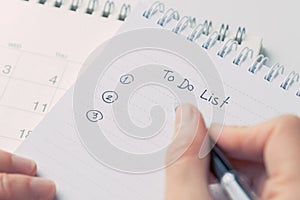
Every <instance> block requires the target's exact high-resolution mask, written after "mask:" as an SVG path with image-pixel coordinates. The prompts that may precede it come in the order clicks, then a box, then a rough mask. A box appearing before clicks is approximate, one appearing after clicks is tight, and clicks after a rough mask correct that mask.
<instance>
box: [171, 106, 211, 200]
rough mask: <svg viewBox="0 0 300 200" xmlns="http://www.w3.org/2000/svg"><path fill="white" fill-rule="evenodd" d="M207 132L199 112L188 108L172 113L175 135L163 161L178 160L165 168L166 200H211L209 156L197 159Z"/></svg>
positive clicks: (179, 108)
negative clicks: (174, 115) (174, 119)
mask: <svg viewBox="0 0 300 200" xmlns="http://www.w3.org/2000/svg"><path fill="white" fill-rule="evenodd" d="M206 132H207V129H206V127H205V124H204V120H203V118H202V116H201V114H200V112H199V111H198V110H197V108H195V107H194V106H192V105H183V106H181V107H178V108H177V110H176V121H175V134H174V140H173V142H172V144H171V145H170V146H169V148H168V152H167V162H168V163H169V162H170V160H174V157H176V156H177V157H178V155H180V157H179V159H177V160H176V162H174V163H173V164H172V165H171V166H169V167H168V168H167V169H166V195H165V199H166V200H182V199H184V200H193V199H204V200H207V199H212V197H211V195H210V193H209V174H210V173H209V156H206V157H203V158H201V159H200V158H199V156H198V153H199V150H200V148H201V145H202V144H203V142H204V138H205V135H206Z"/></svg>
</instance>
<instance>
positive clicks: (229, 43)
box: [143, 1, 300, 97]
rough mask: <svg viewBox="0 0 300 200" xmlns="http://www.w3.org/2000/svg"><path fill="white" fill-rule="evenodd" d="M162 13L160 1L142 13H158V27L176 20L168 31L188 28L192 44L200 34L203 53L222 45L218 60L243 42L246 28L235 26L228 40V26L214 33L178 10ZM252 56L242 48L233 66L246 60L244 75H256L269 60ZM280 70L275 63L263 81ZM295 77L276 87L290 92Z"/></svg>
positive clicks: (147, 15) (209, 25)
mask: <svg viewBox="0 0 300 200" xmlns="http://www.w3.org/2000/svg"><path fill="white" fill-rule="evenodd" d="M165 10H166V9H165V5H164V4H163V3H161V2H160V1H156V2H154V3H153V4H152V5H151V6H150V7H149V8H148V9H147V10H145V11H144V13H143V17H145V18H147V19H150V18H151V17H152V16H154V15H158V14H161V17H160V18H159V20H158V21H157V23H158V24H159V25H160V26H166V24H168V23H169V22H170V21H171V20H176V21H177V23H176V25H175V26H174V27H173V28H171V31H172V32H174V33H176V34H180V33H182V32H183V31H184V30H186V29H187V28H189V29H190V33H189V34H187V39H188V40H190V41H192V42H196V40H197V39H198V38H200V37H201V35H205V36H206V37H207V38H206V40H205V41H204V42H203V43H202V44H201V47H202V48H203V49H205V50H210V49H211V48H213V47H214V45H215V44H216V43H217V42H223V43H224V44H223V46H222V47H221V48H220V49H219V51H217V56H219V57H221V58H225V57H226V56H227V55H229V54H231V52H232V51H237V49H238V46H240V45H242V44H243V42H244V40H245V36H246V29H245V28H244V27H238V30H237V32H236V34H235V36H234V37H233V38H228V35H229V34H228V33H229V25H228V24H222V25H221V26H220V28H219V30H218V31H213V32H212V33H211V29H212V22H211V21H208V20H205V21H204V22H203V23H199V24H196V18H193V17H190V16H183V17H180V15H179V13H178V11H176V10H174V9H172V8H170V9H167V10H166V11H165ZM253 56H254V52H253V49H251V48H249V47H244V48H243V49H242V50H241V51H240V52H239V53H237V54H236V56H235V57H234V59H233V61H232V63H233V64H234V65H236V66H241V65H243V64H244V63H246V62H245V61H246V60H249V61H251V60H252V63H251V64H250V66H248V72H249V73H250V74H256V73H258V72H259V71H260V70H261V69H262V68H263V66H267V65H266V64H267V62H268V61H269V58H268V57H266V56H265V55H263V54H260V55H258V56H257V57H255V58H253ZM284 71H285V67H284V66H283V65H280V64H279V63H276V64H274V65H273V66H272V67H270V69H269V71H268V72H267V74H265V76H264V79H265V80H266V81H268V82H272V81H273V80H274V79H276V78H277V77H278V76H279V75H283V74H284ZM299 76H300V75H299V74H298V73H297V72H295V71H293V72H291V73H290V74H289V75H288V76H286V77H285V79H284V80H283V82H282V83H281V84H280V88H282V89H284V90H290V88H291V87H292V86H293V85H294V84H295V83H296V82H299V79H300V77H299ZM296 96H298V97H300V89H299V90H298V91H297V92H296Z"/></svg>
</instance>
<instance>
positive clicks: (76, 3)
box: [70, 0, 80, 11]
mask: <svg viewBox="0 0 300 200" xmlns="http://www.w3.org/2000/svg"><path fill="white" fill-rule="evenodd" d="M79 1H80V0H72V3H71V6H70V10H72V11H76V10H77V9H78V7H79Z"/></svg>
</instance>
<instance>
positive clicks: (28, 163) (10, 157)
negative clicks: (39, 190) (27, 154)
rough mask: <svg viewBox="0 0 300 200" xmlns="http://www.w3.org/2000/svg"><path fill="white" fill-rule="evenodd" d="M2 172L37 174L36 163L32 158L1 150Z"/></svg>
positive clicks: (0, 167) (0, 165)
mask: <svg viewBox="0 0 300 200" xmlns="http://www.w3.org/2000/svg"><path fill="white" fill-rule="evenodd" d="M0 172H5V173H20V174H25V175H31V176H32V175H35V173H36V164H35V162H33V161H32V160H29V159H26V158H22V157H20V156H17V155H14V154H11V153H8V152H5V151H2V150H0Z"/></svg>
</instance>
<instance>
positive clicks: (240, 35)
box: [235, 27, 246, 45]
mask: <svg viewBox="0 0 300 200" xmlns="http://www.w3.org/2000/svg"><path fill="white" fill-rule="evenodd" d="M245 34H246V29H245V28H244V27H243V28H242V27H239V28H238V30H237V32H236V35H235V40H236V41H237V42H238V44H239V45H241V44H242V42H243V39H244V36H245Z"/></svg>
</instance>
